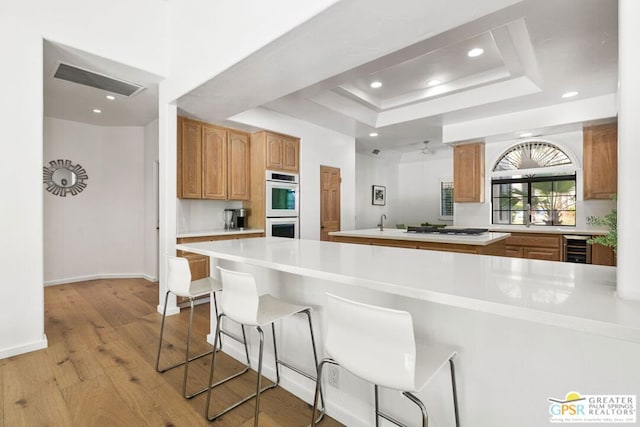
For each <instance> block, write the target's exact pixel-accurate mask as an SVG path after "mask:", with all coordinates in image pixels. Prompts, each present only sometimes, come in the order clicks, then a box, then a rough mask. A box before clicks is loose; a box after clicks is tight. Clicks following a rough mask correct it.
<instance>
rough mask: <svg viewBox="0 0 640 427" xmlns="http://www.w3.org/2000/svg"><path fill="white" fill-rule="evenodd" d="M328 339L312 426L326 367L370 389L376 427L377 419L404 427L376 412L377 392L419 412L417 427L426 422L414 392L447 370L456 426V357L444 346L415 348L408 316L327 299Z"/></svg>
mask: <svg viewBox="0 0 640 427" xmlns="http://www.w3.org/2000/svg"><path fill="white" fill-rule="evenodd" d="M327 297H328V305H327V315H326V318H327V322H328V326H327V337H326V340H325V349H326V352H327V353H328V355H329V357H328V358H325V359H323V360H322V362H321V363H320V366H319V367H318V382H317V385H316V396H315V400H314V404H313V414H312V420H311V425H312V426H315V425H316V421H315V419H314V417H315V413H316V408H317V405H318V395H319V394H320V393H321V392H322V387H321V378H322V368H323V366H324V364H325V363H331V364H333V365H339V366H342V367H343V368H345V369H346V370H348V371H349V372H351V373H353V374H354V375H356V376H358V377H360V378H362V379H364V380H366V381H368V382H371V383H373V384H374V393H375V410H376V426H378V425H379V420H380V417H382V418H384V419H386V420H388V421H390V422H392V423H394V424H396V425H399V426H404V424H402V423H401V422H400V421H398V420H396V419H395V418H393V417H392V416H390V415H389V414H386V413H384V412H382V411H381V410H380V407H379V404H378V387H379V386H380V387H386V388H390V389H394V390H399V391H401V392H402V394H403V395H404V396H405V397H407V398H408V399H409V400H411V401H412V402H413V403H415V404H416V405H417V406H418V407H419V408H420V411H421V412H422V426H423V427H426V426H427V425H428V423H429V418H428V414H427V409H426V407H425V405H424V404H423V403H422V401H421V400H420V399H419V398H418V397H416V396H415V395H414V394H413V393H417V392H419V391H421V390H422V389H423V388H424V387H425V386H426V385H427V384H428V382H429V381H430V380H431V379H432V378H433V377H434V376H435V374H436V373H437V372H438V371H439V370H440V369H441V368H442V367H444V365H446V364H447V362H448V363H449V366H450V369H451V388H452V391H453V408H454V412H455V414H454V415H455V421H456V426H460V421H459V416H458V397H457V392H456V378H455V368H454V363H453V359H454V358H455V357H456V355H457V353H456V351H455V350H454V349H453V348H450V347H448V346H443V345H430V346H416V343H415V336H414V332H413V320H412V318H411V314H410V313H408V312H406V311H399V310H392V309H388V308H384V307H377V306H373V305H368V304H362V303H359V302H355V301H350V300H347V299H344V298H341V297H337V296H335V295H331V294H327Z"/></svg>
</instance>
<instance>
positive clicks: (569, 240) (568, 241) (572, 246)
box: [562, 235, 591, 264]
mask: <svg viewBox="0 0 640 427" xmlns="http://www.w3.org/2000/svg"><path fill="white" fill-rule="evenodd" d="M563 237H564V238H563V239H562V247H563V249H564V251H563V252H564V254H563V260H564V261H565V262H575V263H578V264H591V245H590V244H589V243H587V240H589V239H590V238H591V236H574V235H565V236H563Z"/></svg>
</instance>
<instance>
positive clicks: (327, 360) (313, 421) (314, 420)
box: [311, 357, 340, 427]
mask: <svg viewBox="0 0 640 427" xmlns="http://www.w3.org/2000/svg"><path fill="white" fill-rule="evenodd" d="M326 363H329V364H331V365H335V366H340V365H338V363H337V362H336V361H335V360H333V359H331V358H330V357H326V358H324V359H322V361H321V362H320V364H319V365H318V380H317V381H316V392H315V395H314V397H313V412H312V413H311V426H312V427H313V426H315V425H316V424H317V423H319V422H320V420H321V419H322V417H323V416H324V410H322V414H321V415H320V416H319V417H318V418H316V412H317V411H318V401H319V400H320V399H322V369H323V368H324V365H325V364H326Z"/></svg>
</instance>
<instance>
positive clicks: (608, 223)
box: [587, 194, 618, 253]
mask: <svg viewBox="0 0 640 427" xmlns="http://www.w3.org/2000/svg"><path fill="white" fill-rule="evenodd" d="M611 198H612V199H613V200H614V201H617V197H616V195H615V194H614V195H613V196H612V197H611ZM587 224H590V225H599V226H605V227H609V232H608V233H607V234H604V235H602V236H595V237H592V238H591V239H589V240H587V243H589V244H591V245H593V244H594V243H598V244H600V245H602V246H608V247H610V248H613V252H615V253H617V251H618V211H617V209H616V208H613V209H611V212H609V213H608V214H606V215H605V216H604V217H599V216H590V217H587Z"/></svg>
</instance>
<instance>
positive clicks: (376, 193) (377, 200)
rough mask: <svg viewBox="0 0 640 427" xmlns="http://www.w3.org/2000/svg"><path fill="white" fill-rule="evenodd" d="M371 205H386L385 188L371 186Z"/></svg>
mask: <svg viewBox="0 0 640 427" xmlns="http://www.w3.org/2000/svg"><path fill="white" fill-rule="evenodd" d="M371 204H372V205H378V206H384V205H386V204H387V188H386V187H384V186H382V185H372V186H371Z"/></svg>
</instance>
